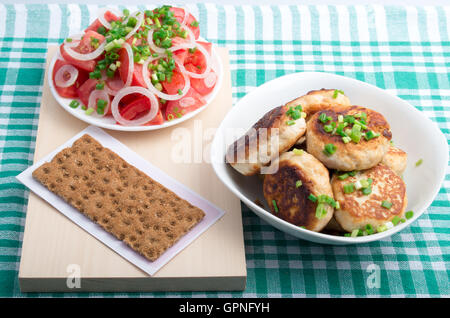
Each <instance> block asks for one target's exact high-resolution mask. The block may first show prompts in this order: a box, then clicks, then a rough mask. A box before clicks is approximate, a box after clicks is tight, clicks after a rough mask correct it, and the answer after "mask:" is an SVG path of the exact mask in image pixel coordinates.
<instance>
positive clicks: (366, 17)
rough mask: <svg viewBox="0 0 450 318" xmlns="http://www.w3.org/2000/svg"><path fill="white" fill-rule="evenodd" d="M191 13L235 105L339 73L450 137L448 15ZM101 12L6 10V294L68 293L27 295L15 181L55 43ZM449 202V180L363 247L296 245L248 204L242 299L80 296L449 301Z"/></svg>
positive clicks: (0, 273) (0, 236)
mask: <svg viewBox="0 0 450 318" xmlns="http://www.w3.org/2000/svg"><path fill="white" fill-rule="evenodd" d="M189 8H190V10H191V12H192V13H193V14H194V15H195V16H197V17H198V18H199V20H200V27H201V30H202V35H203V37H205V38H206V39H207V40H209V41H212V42H213V43H216V44H218V45H220V46H226V47H228V48H229V50H230V59H231V60H230V63H231V77H232V85H233V101H234V102H236V101H238V100H239V99H240V98H241V97H243V96H244V95H245V94H246V93H247V92H249V91H250V90H252V89H253V88H255V87H257V86H258V85H261V84H263V83H264V82H266V81H268V80H271V79H273V78H276V77H279V76H282V75H285V74H288V73H292V72H301V71H322V72H331V73H336V74H341V75H345V76H348V77H352V78H356V79H358V80H361V81H365V82H368V83H370V84H373V85H376V86H378V87H381V88H383V89H386V90H388V91H389V92H391V93H394V94H396V95H398V96H399V97H401V98H403V99H405V100H406V101H408V102H409V103H411V104H412V105H414V106H415V107H417V108H418V109H419V110H420V111H422V112H423V113H424V115H425V116H428V117H429V118H431V119H432V120H433V121H434V122H436V123H437V124H438V125H439V127H440V129H441V130H442V132H443V133H444V134H445V135H446V137H447V140H450V124H449V122H450V76H449V71H450V7H383V6H324V5H320V6H319V5H317V6H219V5H212V4H193V5H190V6H189ZM97 9H98V8H97V7H96V6H90V5H89V6H86V5H20V4H17V5H2V4H0V296H20V297H27V296H36V295H37V296H41V297H42V296H67V295H63V294H33V295H30V294H22V293H20V290H19V286H18V278H17V276H18V268H19V261H20V253H21V242H22V235H23V230H24V222H25V213H26V206H27V198H28V194H29V191H28V190H27V189H26V188H25V187H24V186H22V185H21V184H19V183H18V182H17V181H16V180H15V176H16V175H17V174H18V173H20V172H21V171H22V170H24V169H25V168H27V167H28V166H30V165H31V164H32V158H33V153H34V147H35V136H36V130H37V124H38V117H39V105H40V101H41V94H42V84H43V76H44V66H45V57H46V53H47V46H48V45H49V44H56V43H60V42H61V41H62V40H63V39H64V38H65V37H67V36H68V35H69V34H72V33H76V32H77V31H79V30H81V29H83V28H84V27H86V26H87V25H88V24H89V22H90V21H92V20H93V19H94V17H95V16H96V14H97ZM130 9H134V8H130ZM140 9H144V7H140ZM406 124H407V123H405V125H406ZM449 193H450V175H449V174H447V176H446V178H445V181H444V184H443V186H442V188H441V189H440V191H439V194H438V195H437V197H436V199H435V201H434V202H433V204H432V205H431V206H430V207H429V208H428V209H427V211H426V213H425V214H424V215H423V216H422V217H420V218H419V219H418V220H417V221H416V222H415V223H413V224H412V225H411V226H410V227H409V228H407V229H405V230H404V231H402V232H401V233H398V234H395V235H393V236H392V237H390V238H387V239H384V240H381V241H377V242H373V243H370V244H364V245H358V246H326V245H318V244H314V243H310V242H306V241H302V240H298V239H296V238H294V237H291V236H289V235H286V234H283V233H282V232H280V231H278V230H276V229H274V228H273V227H271V226H269V225H268V224H266V223H265V222H264V221H262V220H260V219H259V218H258V217H257V216H255V215H254V214H253V213H252V212H250V211H249V210H248V209H247V208H246V207H244V206H243V207H242V217H243V222H244V231H245V233H244V235H245V250H246V256H247V270H248V279H247V288H246V290H245V291H244V292H233V293H221V292H219V293H145V294H97V293H90V294H87V293H86V294H71V296H73V295H80V296H127V295H129V296H133V297H134V296H145V297H160V296H168V297H173V296H200V297H202V296H207V297H224V296H225V297H267V296H268V297H305V296H307V297H317V296H319V297H320V296H322V297H329V296H330V297H359V296H370V297H380V296H381V297H383V296H389V297H391V296H393V297H403V296H405V297H439V296H443V297H449V295H450V289H449V261H450V257H449V254H450V253H449V252H450V248H449V245H450V236H449V234H450V230H449V229H450V202H449V196H450V194H449ZM373 264H375V266H377V268H379V274H380V276H379V277H380V281H379V282H380V284H379V286H373V284H370V282H371V274H372V269H373V266H374V265H373Z"/></svg>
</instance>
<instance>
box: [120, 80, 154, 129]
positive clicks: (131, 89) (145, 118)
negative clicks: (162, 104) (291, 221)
mask: <svg viewBox="0 0 450 318" xmlns="http://www.w3.org/2000/svg"><path fill="white" fill-rule="evenodd" d="M135 93H139V94H142V95H144V96H146V97H148V99H149V100H150V104H151V106H150V111H149V112H148V113H147V114H145V115H144V116H142V117H140V118H138V119H133V120H128V119H125V118H123V117H122V115H121V114H120V111H119V102H120V100H121V99H122V98H123V97H124V96H126V95H129V94H135ZM158 110H159V104H158V100H157V99H156V97H155V95H153V94H152V93H151V92H150V91H149V90H148V89H146V88H144V87H141V86H129V87H125V88H123V89H121V90H120V91H119V92H118V93H117V95H116V96H115V97H114V99H113V101H112V103H111V112H112V115H113V117H114V119H115V120H116V121H117V122H118V123H120V124H122V125H124V126H140V125H142V124H146V123H148V122H149V121H151V120H153V118H155V116H156V114H157V113H158Z"/></svg>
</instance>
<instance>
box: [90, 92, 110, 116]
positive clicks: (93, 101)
mask: <svg viewBox="0 0 450 318" xmlns="http://www.w3.org/2000/svg"><path fill="white" fill-rule="evenodd" d="M98 99H103V100H105V101H107V102H108V104H107V105H106V107H105V110H104V112H103V114H99V113H97V111H96V110H97V100H98ZM110 106H111V101H110V100H109V95H108V93H107V92H106V91H105V90H104V89H101V90H99V89H94V90H93V91H92V93H91V95H89V102H88V108H93V109H94V112H93V114H95V116H99V117H103V116H105V115H106V113H108V111H109V107H110Z"/></svg>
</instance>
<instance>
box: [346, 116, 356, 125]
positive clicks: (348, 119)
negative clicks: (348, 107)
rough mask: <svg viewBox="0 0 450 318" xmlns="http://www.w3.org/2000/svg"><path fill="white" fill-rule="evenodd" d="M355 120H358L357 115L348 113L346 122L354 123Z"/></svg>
mask: <svg viewBox="0 0 450 318" xmlns="http://www.w3.org/2000/svg"><path fill="white" fill-rule="evenodd" d="M355 120H356V119H355V117H353V116H352V115H346V116H345V117H344V122H345V123H349V124H354V123H355Z"/></svg>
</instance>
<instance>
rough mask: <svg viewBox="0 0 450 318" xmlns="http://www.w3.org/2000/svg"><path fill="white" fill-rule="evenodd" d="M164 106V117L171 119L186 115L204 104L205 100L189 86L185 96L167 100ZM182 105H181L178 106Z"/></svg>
mask: <svg viewBox="0 0 450 318" xmlns="http://www.w3.org/2000/svg"><path fill="white" fill-rule="evenodd" d="M166 104H167V106H166V112H165V113H166V114H165V115H166V119H167V120H172V119H176V118H179V117H182V116H184V115H186V114H187V113H189V112H192V111H194V110H196V109H197V108H200V107H202V106H203V105H205V104H206V100H205V99H204V98H203V96H202V95H200V94H199V93H198V92H197V91H196V90H195V89H194V88H192V87H191V88H190V89H189V91H188V92H187V94H186V96H184V97H183V98H181V99H179V100H173V101H168V102H167V103H166ZM180 104H181V105H183V107H182V106H180Z"/></svg>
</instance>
